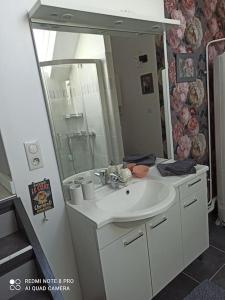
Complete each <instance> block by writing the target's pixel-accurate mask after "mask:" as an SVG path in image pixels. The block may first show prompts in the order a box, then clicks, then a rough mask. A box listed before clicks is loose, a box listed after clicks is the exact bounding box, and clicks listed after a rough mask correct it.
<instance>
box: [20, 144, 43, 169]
mask: <svg viewBox="0 0 225 300" xmlns="http://www.w3.org/2000/svg"><path fill="white" fill-rule="evenodd" d="M24 147H25V151H26V155H27V161H28V165H29V168H30V170H35V169H40V168H43V160H42V155H41V148H40V145H39V143H38V141H37V140H36V141H32V142H26V143H24Z"/></svg>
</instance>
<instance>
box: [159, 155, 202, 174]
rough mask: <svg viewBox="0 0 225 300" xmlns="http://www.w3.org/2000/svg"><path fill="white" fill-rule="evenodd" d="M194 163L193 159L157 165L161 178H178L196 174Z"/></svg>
mask: <svg viewBox="0 0 225 300" xmlns="http://www.w3.org/2000/svg"><path fill="white" fill-rule="evenodd" d="M196 165H197V164H196V162H195V161H194V160H193V159H186V160H178V161H176V162H174V163H167V164H163V163H162V164H158V165H157V168H158V170H159V173H160V174H161V175H162V176H180V175H188V174H195V173H196V168H195V166H196Z"/></svg>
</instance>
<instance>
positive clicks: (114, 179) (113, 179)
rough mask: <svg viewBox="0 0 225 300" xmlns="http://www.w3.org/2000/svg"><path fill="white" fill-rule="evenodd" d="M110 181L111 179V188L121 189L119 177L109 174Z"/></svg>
mask: <svg viewBox="0 0 225 300" xmlns="http://www.w3.org/2000/svg"><path fill="white" fill-rule="evenodd" d="M109 179H110V184H111V187H112V188H113V189H114V190H115V189H118V188H119V183H120V179H119V175H118V174H116V173H110V174H109Z"/></svg>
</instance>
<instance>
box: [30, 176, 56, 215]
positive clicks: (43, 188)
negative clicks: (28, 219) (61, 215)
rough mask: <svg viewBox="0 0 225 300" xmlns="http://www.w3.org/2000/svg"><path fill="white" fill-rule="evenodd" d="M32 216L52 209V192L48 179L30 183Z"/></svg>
mask: <svg viewBox="0 0 225 300" xmlns="http://www.w3.org/2000/svg"><path fill="white" fill-rule="evenodd" d="M28 187H29V192H30V198H31V204H32V209H33V214H34V215H37V214H40V213H44V212H45V211H46V210H49V209H52V208H54V203H53V199H52V191H51V185H50V180H49V179H44V180H43V181H40V182H37V183H34V182H33V183H32V184H30V185H29V186H28Z"/></svg>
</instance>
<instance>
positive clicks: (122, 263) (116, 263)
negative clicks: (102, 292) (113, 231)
mask: <svg viewBox="0 0 225 300" xmlns="http://www.w3.org/2000/svg"><path fill="white" fill-rule="evenodd" d="M100 257H101V263H102V271H103V278H104V282H105V289H106V297H107V300H149V299H151V298H152V289H151V277H150V269H149V258H148V248H147V239H146V231H145V225H143V226H141V227H139V228H137V229H135V230H133V231H131V232H130V233H128V234H127V235H125V236H123V237H122V238H120V239H119V240H117V241H115V242H113V243H112V244H110V245H109V246H107V247H105V248H104V249H102V250H101V251H100Z"/></svg>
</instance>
